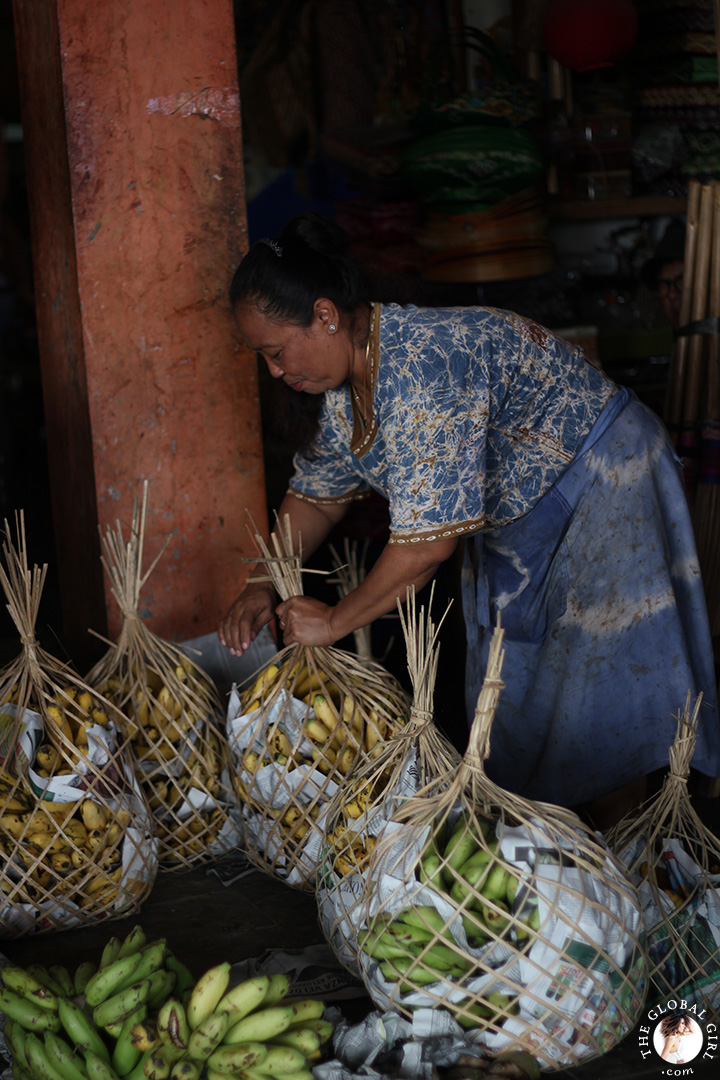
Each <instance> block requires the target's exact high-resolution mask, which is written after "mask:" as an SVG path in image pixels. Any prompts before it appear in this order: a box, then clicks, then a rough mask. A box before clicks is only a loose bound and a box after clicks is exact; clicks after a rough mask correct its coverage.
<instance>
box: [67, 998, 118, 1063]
mask: <svg viewBox="0 0 720 1080" xmlns="http://www.w3.org/2000/svg"><path fill="white" fill-rule="evenodd" d="M58 1017H59V1019H60V1023H61V1024H62V1026H63V1028H64V1030H65V1032H66V1033H67V1035H68V1036H69V1037H70V1042H71V1044H72V1045H73V1046H76V1047H79V1048H80V1050H82V1051H83V1053H87V1051H88V1050H92V1052H93V1053H94V1054H95V1055H96V1056H97V1057H101V1058H103V1059H104V1060H105V1061H106V1062H107V1064H108V1065H109V1064H110V1052H109V1050H108V1048H107V1047H106V1045H105V1043H104V1042H103V1040H102V1038H101V1036H100V1032H99V1031H98V1030H97V1029H96V1028H95V1027H94V1026H93V1024H92V1022H91V1021H90V1019H89V1018H88V1017H87V1016H86V1015H85V1013H84V1012H83V1010H82V1009H81V1008H80V1006H79V1005H78V1004H77V1003H76V1002H75V1001H73V1000H72V998H60V1000H59V1001H58Z"/></svg>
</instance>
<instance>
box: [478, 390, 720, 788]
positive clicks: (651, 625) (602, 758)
mask: <svg viewBox="0 0 720 1080" xmlns="http://www.w3.org/2000/svg"><path fill="white" fill-rule="evenodd" d="M462 591H463V609H464V614H465V623H466V631H467V646H468V654H467V669H466V704H467V709H468V717H469V720H470V722H471V721H472V717H473V714H474V710H475V705H476V702H477V697H478V694H479V692H480V688H481V686H482V680H483V677H484V674H485V668H486V664H487V655H488V646H489V642H490V638H491V636H492V631H493V628H494V626H495V623H496V619H497V616H498V614H499V616H500V623H501V625H502V627H503V629H504V640H503V645H504V649H505V660H504V665H503V671H502V678H503V681H504V683H505V688H504V689H503V691H502V692H501V695H500V700H499V704H498V708H497V711H496V714H495V717H494V721H493V725H492V729H491V733H490V756H489V758H488V761H487V762H486V771H487V774H488V776H490V777H491V778H492V779H493V780H494V781H495V782H496V783H498V784H500V785H501V786H503V787H505V788H507V789H509V790H511V791H514V792H517V793H519V794H522V795H525V796H527V797H529V798H533V799H540V800H544V801H548V802H553V803H556V804H559V805H563V806H576V805H578V804H581V803H584V802H586V801H588V800H590V799H594V798H596V797H598V796H601V795H604V794H607V793H609V792H611V791H614V790H616V789H618V788H620V787H622V786H623V785H624V784H627V783H630V782H631V781H633V780H636V779H637V778H639V777H641V776H644V775H646V774H648V773H650V772H652V771H654V770H655V769H659V768H662V767H663V766H666V765H667V763H668V751H669V747H670V746H671V744H672V742H673V739H674V737H675V733H676V728H677V716H678V714H679V713H680V712H681V711H682V709H683V708H684V706H685V703H686V699H687V695H688V691H690V692H691V694H692V695H693V703H694V700H695V698H696V696H697V694H698V693H699V692H702V694H703V702H702V705H701V708H700V716H699V734H698V739H697V744H696V748H695V753H694V756H693V759H692V763H691V764H692V766H693V768H695V769H697V770H699V771H700V772H702V773H705V774H706V775H709V776H718V775H720V722H719V721H718V706H717V691H716V681H715V673H714V664H713V654H712V642H711V637H710V630H709V625H708V617H707V610H706V604H705V597H704V593H703V587H702V581H701V577H700V570H699V566H698V561H697V554H696V548H695V538H694V534H693V530H692V524H691V521H690V515H689V511H688V506H687V501H686V497H685V489H684V484H683V477H682V470H681V466H680V462H679V461H678V459H677V456H676V454H675V452H674V449H673V447H672V444H671V443H670V440H669V438H668V436H667V432H666V430H665V428H664V427H663V425H662V424H661V422H660V420H659V419H658V418H657V416H655V414H654V413H653V412H652V411H651V410H650V409H649V408H647V407H646V406H645V405H643V404H642V403H641V402H639V401H638V400H637V398H636V397H635V396H634V395H633V394H632V392H631V391H628V390H627V389H625V388H620V389H619V391H618V393H617V394H615V395H614V397H613V398H611V400H610V401H609V403H608V404H607V406H606V407H605V409H604V411H603V412H602V413H601V415H600V417H599V419H598V420H597V421H596V423H595V425H594V426H593V428H592V430H591V431H590V433H589V434H588V436H587V437H586V439H585V441H584V442H583V444H582V446H581V448H580V451H579V453H578V454H577V456H576V458H575V459H574V460H573V462H572V463H571V464H570V465H569V466H568V467H567V469H566V470H565V471H564V472H563V473H562V474H561V476H560V477H559V478H558V480H557V481H556V482H555V484H554V485H553V487H552V488H551V489H550V490H549V491H548V492H547V493H546V494H545V495H544V496H543V497H542V499H540V501H539V502H538V503H537V504H536V505H535V506H534V507H533V508H532V510H530V511H529V512H528V513H527V514H525V515H524V516H523V517H521V518H519V519H517V520H516V521H514V522H512V523H510V524H509V525H505V526H503V527H502V528H498V529H494V530H490V531H487V532H483V533H479V534H477V535H476V536H474V537H473V538H472V539H471V540H469V541H468V543H467V545H466V550H465V560H464V566H463V589H462Z"/></svg>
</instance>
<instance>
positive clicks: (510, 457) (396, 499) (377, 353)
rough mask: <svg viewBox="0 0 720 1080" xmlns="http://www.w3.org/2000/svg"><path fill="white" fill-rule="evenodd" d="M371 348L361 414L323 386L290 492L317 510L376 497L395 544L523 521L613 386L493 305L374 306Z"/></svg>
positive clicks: (577, 354)
mask: <svg viewBox="0 0 720 1080" xmlns="http://www.w3.org/2000/svg"><path fill="white" fill-rule="evenodd" d="M368 348H369V354H368V355H369V365H368V369H369V379H370V388H371V391H372V393H371V395H368V396H369V397H371V399H372V412H371V414H370V415H369V416H368V417H367V418H366V419H364V418H363V417H362V415H361V413H360V411H359V409H358V407H357V404H356V401H355V397H354V396H353V394H352V393H351V388H350V387H349V386H348V385H347V384H344V385H343V386H340V387H338V388H337V389H335V390H330V391H327V392H326V394H325V401H324V404H323V409H322V413H321V419H320V431H319V434H318V437H317V439H316V441H315V443H314V447H313V451H314V452H313V454H312V455H310V456H302V455H296V457H295V461H294V474H293V477H292V479H291V481H290V491H291V492H292V493H293V494H294V495H296V496H297V497H299V498H302V499H306V500H308V501H309V502H314V503H318V504H323V503H337V502H347V501H350V500H352V499H355V498H358V497H361V496H362V495H363V494H364V493H366V492H367V491H368V489H369V488H374V489H375V490H377V491H380V492H381V493H382V494H383V495H384V496H385V497H386V498H387V500H388V503H389V507H390V541H389V542H390V543H394V544H408V543H412V542H417V541H424V540H436V539H441V538H443V537H449V536H456V535H460V534H462V533H474V532H479V531H481V530H483V529H489V528H496V527H498V526H500V525H504V524H507V523H508V522H510V521H514V520H515V519H516V518H518V517H521V516H522V515H523V514H525V513H526V512H527V511H528V510H530V508H531V507H532V506H533V505H534V504H535V503H536V502H537V501H538V500H539V499H540V498H541V497H542V496H543V495H544V494H545V492H546V491H547V490H548V489H549V488H550V487H551V486H552V484H553V483H554V481H555V480H556V478H557V477H558V476H559V474H560V473H561V472H562V471H563V469H564V468H565V467H566V466H567V464H568V463H569V462H570V461H572V460H573V458H574V456H575V454H576V452H577V450H578V448H579V446H580V444H581V443H582V441H583V439H584V437H585V436H586V435H587V433H588V432H589V430H590V428H591V427H592V425H593V423H594V422H595V420H596V419H597V417H598V416H599V415H600V413H601V412H602V410H603V408H604V406H605V405H606V404H607V402H608V400H609V399H610V398H611V397H612V395H613V394H614V393H615V392H616V390H617V387H616V386H615V384H614V383H613V382H611V381H610V380H609V379H608V378H607V377H606V376H605V375H603V374H602V373H601V372H600V371H598V370H597V369H596V368H595V367H593V366H592V365H591V364H589V363H588V362H587V361H586V360H585V359H584V357H583V354H582V352H581V351H580V350H579V349H577V348H575V347H574V346H572V345H570V344H569V343H568V342H566V341H563V340H562V339H560V338H556V337H554V336H553V335H552V334H551V333H550V332H549V331H548V330H545V329H544V328H543V327H541V326H539V325H538V324H537V323H534V322H532V321H530V320H528V319H524V318H521V317H520V316H519V315H515V314H513V313H511V312H507V311H500V310H497V309H494V308H478V307H468V308H418V307H414V306H403V307H401V306H399V305H397V304H389V305H384V306H381V305H379V304H375V305H374V306H373V317H372V320H371V329H370V341H369V346H368Z"/></svg>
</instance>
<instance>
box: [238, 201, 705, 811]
mask: <svg viewBox="0 0 720 1080" xmlns="http://www.w3.org/2000/svg"><path fill="white" fill-rule="evenodd" d="M344 243H345V237H344V234H343V233H342V231H341V230H339V229H337V227H335V226H334V225H332V224H331V223H330V222H327V221H325V220H324V219H322V218H320V217H318V216H317V215H313V214H302V215H297V216H296V217H295V218H293V219H292V220H291V221H290V222H288V224H287V226H286V227H285V229H284V231H283V233H282V235H281V236H280V237H279V238H278V239H277V240H267V241H260V242H259V243H257V244H255V245H254V246H253V248H252V250H251V251H250V252H249V253H248V255H247V256H246V257H245V259H243V261H242V263H241V264H240V266H239V267H238V269H237V271H236V273H235V276H234V279H233V282H232V285H231V294H230V296H231V303H232V307H233V312H234V317H235V322H236V325H237V328H238V331H239V333H240V336H241V338H242V339H243V341H244V342H245V344H246V345H247V346H248V348H250V349H253V350H255V351H256V352H258V353H260V354H261V356H262V357H263V358H264V359H265V362H266V363H267V365H268V369H269V371H270V374H271V375H272V376H273V377H274V378H277V379H282V380H283V381H284V382H285V383H286V384H287V385H288V386H289V387H291V388H292V389H293V390H294V391H296V392H298V393H304V394H310V395H323V401H322V409H321V412H320V419H319V427H318V431H317V434H316V436H315V438H314V440H313V442H312V445H311V446H310V447H309V448H308V449H306V450H305V451H304V452H302V453H299V454H297V455H296V457H295V462H294V465H295V472H294V475H293V477H292V480H291V483H290V488H289V490H288V493H287V495H286V496H285V498H284V500H283V502H282V504H281V506H280V508H279V512H278V513H279V518H280V520H281V521H284V520H285V516H286V515H289V518H290V521H291V524H292V529H293V534H294V536H295V542H296V544H298V543H299V539H298V538H301V540H302V551H303V555H304V556H305V557H308V556H309V555H311V554H312V552H314V551H315V550H316V549H317V547H318V546H319V545H320V544H321V543H322V541H323V540H324V539H325V537H326V536H327V535H328V533H329V532H330V531H331V530H332V528H333V527H334V526H335V525H336V524H337V523H338V522H339V521H340V520H341V518H342V517H343V515H344V514H345V512H346V510H347V509H348V507H349V506H350V504H351V503H352V501H353V500H354V499H356V498H358V497H360V496H362V494H363V492H365V491H366V490H367V489H368V488H374V489H375V490H378V491H380V492H381V493H383V494H384V495H385V496H386V498H387V499H388V502H389V508H390V518H391V526H390V538H389V542H388V543H387V545H386V546H385V547H384V548H383V550H382V552H381V554H380V556H379V558H378V559H377V562H376V563H375V564H374V565H373V567H372V569H371V570H370V571H369V573H368V574H367V576H366V578H365V580H364V581H363V583H362V584H361V585H360V586H359V587H358V588H356V589H355V590H353V591H352V592H350V593H349V594H348V595H347V596H345V597H344V598H343V599H341V600H340V601H339V603H337V604H335V605H334V606H328V605H326V604H323V603H321V602H320V601H318V600H316V599H313V598H311V597H305V596H303V597H293V598H292V599H290V600H287V601H285V602H284V603H280V604H277V598H276V597H275V595H274V593H273V590H272V588H271V587H270V586H268V585H266V584H259V583H256V584H251V585H249V586H247V587H246V588H245V589H244V590H243V592H242V593H241V595H240V596H239V597H238V599H237V600H236V601H235V603H234V604H233V605H232V607H231V608H230V611H229V612H228V614H227V616H226V617H225V619H224V621H223V622H222V625H221V627H220V638H221V641H222V642H223V643H224V644H225V645H226V646H227V647H228V648H229V649H230V650H231V652H234V653H236V654H237V655H241V654H242V652H243V651H244V650H245V649H246V648H247V647H248V645H249V644H250V642H251V641H252V640H253V638H254V636H255V634H257V632H258V630H259V629H260V628H261V627H262V626H264V625H265V624H266V623H267V622H268V621H269V620H270V619H271V618H272V616H273V614H274V613H275V612H276V613H277V615H278V616H279V620H280V626H281V628H282V631H283V635H284V641H285V643H286V644H289V643H292V642H301V643H302V644H306V645H331V644H333V643H334V642H336V641H338V640H340V639H341V638H343V637H345V636H346V635H347V634H349V633H350V632H351V631H352V630H354V629H356V628H358V627H361V626H365V625H368V624H369V623H371V622H373V620H375V619H377V618H378V617H379V616H381V615H384V614H386V613H387V612H390V611H393V610H395V609H396V600H397V598H398V597H400V598H402V599H404V598H405V596H406V590H407V587H408V586H409V585H414V586H415V587H416V589H420V588H421V587H422V586H423V585H425V584H426V583H427V582H428V581H430V579H431V578H432V577H433V575H434V574H435V573H436V571H437V570H438V568H439V567H440V566H441V565H442V564H443V563H444V562H445V560H447V559H448V558H449V557H450V556H451V555H452V554H453V552H454V551H455V548H456V546H457V544H458V541H459V540H460V539H461V538H465V539H466V543H465V553H464V567H463V575H462V582H463V583H462V591H463V612H464V617H465V624H466V631H467V664H466V704H467V711H468V717H469V718H470V719H471V718H472V716H473V712H474V707H475V703H476V701H477V696H478V693H479V690H480V686H481V683H482V679H483V675H484V672H485V666H486V660H487V648H488V644H489V639H490V636H491V632H492V629H493V627H494V625H495V623H496V618H497V616H498V614H499V615H500V617H501V622H502V626H503V627H504V631H505V637H504V645H505V663H504V668H503V678H504V681H505V684H506V686H505V689H504V691H503V693H502V695H501V698H500V704H499V707H498V710H497V712H496V717H495V722H494V725H493V730H492V737H491V754H490V758H489V762H488V765H487V771H488V774H489V775H490V776H491V777H492V778H493V779H494V780H496V782H498V783H499V784H501V785H503V786H505V787H507V788H509V789H512V790H513V791H517V792H520V793H522V794H525V795H527V796H529V797H531V798H536V799H543V800H547V801H551V802H555V803H559V804H561V805H565V806H573V807H578V806H580V804H585V803H588V802H590V803H591V807H590V812H591V814H592V820H593V822H594V823H595V824H596V825H597V827H598V828H607V827H609V825H610V824H612V823H613V822H614V821H615V820H617V819H618V818H619V817H620V816H621V815H622V814H623V813H624V812H625V811H626V810H627V809H628V808H629V807H630V805H633V804H635V803H636V802H637V801H638V799H640V798H642V797H643V796H644V791H645V787H644V785H645V778H646V776H647V774H648V773H650V772H651V771H653V770H655V769H658V768H661V767H662V766H664V765H666V764H667V760H668V747H669V746H670V744H671V742H672V740H673V736H674V730H675V725H676V720H675V717H674V714H676V713H677V711H678V710H679V709H680V708H682V707H683V705H684V703H685V699H686V696H687V693H688V690H691V691H692V692H693V693H698V692H699V691H702V693H703V694H704V704H703V708H702V721H701V730H700V735H699V738H698V742H697V750H696V754H695V759H694V761H693V764H694V766H695V767H696V768H697V769H699V770H701V771H703V772H706V773H708V774H709V775H712V776H714V775H717V773H718V766H720V733H719V731H718V719H717V704H716V694H715V689H714V685H715V682H714V672H713V658H712V650H711V642H710V636H709V630H708V623H707V613H706V610H705V602H704V597H703V591H702V585H701V581H700V577H699V571H698V567H697V559H696V555H695V547H694V541H693V536H692V530H691V526H690V522H689V517H688V511H687V506H686V503H685V496H684V489H683V482H682V476H681V473H680V471H679V467H678V462H677V459H676V458H675V455H674V453H673V451H672V448H671V446H670V444H669V441H668V439H667V437H666V433H665V431H664V429H663V428H662V425H661V424H660V422H659V421H658V419H657V418H656V417H655V416H654V414H652V413H651V412H650V410H649V409H647V408H646V407H644V406H643V405H642V404H640V403H639V402H638V401H637V400H636V399H635V398H634V396H633V395H632V394H631V393H630V392H628V391H627V390H625V389H622V388H619V387H618V386H616V385H615V384H614V383H613V382H611V381H610V380H609V379H607V378H606V377H605V376H604V375H603V374H602V373H601V372H599V371H598V370H597V369H596V368H594V367H592V366H591V365H589V364H588V363H586V362H585V360H584V358H583V356H582V354H581V352H580V351H579V350H577V349H576V348H574V347H572V346H570V345H569V344H567V343H566V342H563V341H561V340H559V339H557V338H555V337H553V335H552V334H551V333H549V332H548V331H547V330H545V329H543V328H542V327H540V326H538V325H536V324H535V323H532V322H529V321H528V320H525V319H522V318H520V317H519V316H516V315H514V314H512V313H510V312H502V311H497V310H494V309H490V308H472V307H469V308H448V309H421V308H417V307H412V306H409V307H400V306H398V305H395V304H390V305H379V304H371V303H370V302H369V300H370V298H369V295H368V291H367V286H366V283H365V280H364V278H363V276H362V274H361V272H360V270H359V269H358V267H357V265H356V264H355V263H353V262H352V261H351V260H350V259H349V258H348V257H347V256H346V254H345V249H344ZM296 550H298V548H297V547H296ZM276 604H277V606H276Z"/></svg>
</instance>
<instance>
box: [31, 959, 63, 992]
mask: <svg viewBox="0 0 720 1080" xmlns="http://www.w3.org/2000/svg"><path fill="white" fill-rule="evenodd" d="M25 970H26V971H27V972H28V973H29V974H30V975H32V977H33V978H34V979H37V981H38V982H39V983H42V985H43V986H46V987H47V988H48V990H50V991H51V993H53V994H54V995H55V997H62V988H61V987H60V986H58V984H57V983H56V982H55V980H54V979H53V977H52V975H51V974H50V972H49V971H48V969H47V968H46V967H45V966H44V965H43V964H28V965H27V967H26V968H25Z"/></svg>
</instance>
